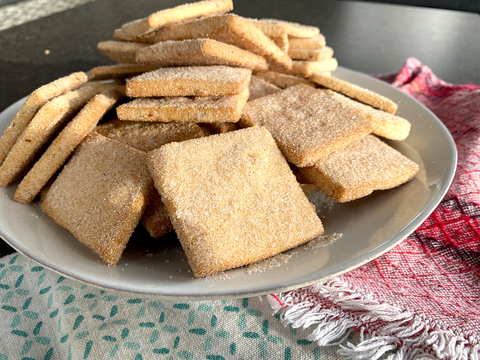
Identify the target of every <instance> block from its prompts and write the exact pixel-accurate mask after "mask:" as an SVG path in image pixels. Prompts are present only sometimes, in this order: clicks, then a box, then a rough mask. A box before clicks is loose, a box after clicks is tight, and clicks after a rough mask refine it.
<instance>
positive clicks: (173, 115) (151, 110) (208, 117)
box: [117, 89, 249, 123]
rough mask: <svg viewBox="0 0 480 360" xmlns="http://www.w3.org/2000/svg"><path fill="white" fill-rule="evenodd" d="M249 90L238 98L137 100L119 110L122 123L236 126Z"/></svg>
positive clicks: (235, 96)
mask: <svg viewBox="0 0 480 360" xmlns="http://www.w3.org/2000/svg"><path fill="white" fill-rule="evenodd" d="M248 96H249V92H248V89H246V90H244V91H243V92H242V93H240V94H238V95H226V96H196V97H183V96H173V97H157V98H138V99H135V100H133V101H130V102H128V103H126V104H123V105H121V106H119V107H117V116H118V118H119V119H120V120H134V121H163V122H169V121H180V122H194V123H207V122H217V123H218V122H237V121H238V120H239V119H240V115H241V114H242V110H243V108H244V106H245V104H246V102H247V100H248Z"/></svg>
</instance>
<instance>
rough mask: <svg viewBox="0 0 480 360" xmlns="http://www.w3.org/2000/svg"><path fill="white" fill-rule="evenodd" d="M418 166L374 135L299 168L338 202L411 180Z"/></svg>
mask: <svg viewBox="0 0 480 360" xmlns="http://www.w3.org/2000/svg"><path fill="white" fill-rule="evenodd" d="M418 170H419V166H418V164H416V163H415V162H413V161H411V160H410V159H408V158H407V157H405V156H403V155H402V154H401V153H400V152H398V151H397V150H395V149H394V148H392V147H390V146H388V145H387V144H385V143H384V142H383V141H381V140H379V139H378V138H376V137H375V136H373V135H367V136H365V137H364V138H362V139H360V140H358V141H356V142H355V143H353V144H351V145H350V146H348V147H346V148H345V149H343V150H341V151H338V152H336V153H332V154H330V155H329V156H327V157H325V158H323V159H321V160H319V161H317V162H316V163H315V164H314V165H313V166H311V167H306V168H302V169H301V170H300V171H301V172H302V173H303V174H304V175H305V176H306V177H307V178H308V179H309V180H310V181H311V182H313V183H314V184H315V185H317V186H318V187H319V188H320V189H321V190H322V191H323V192H325V194H327V195H328V196H329V197H331V198H332V199H334V200H335V201H338V202H342V203H343V202H347V201H352V200H355V199H358V198H361V197H364V196H367V195H369V194H371V193H372V192H373V191H375V190H386V189H391V188H394V187H397V186H399V185H401V184H404V183H406V182H408V181H410V180H411V179H412V178H413V177H414V176H415V174H416V173H417V172H418Z"/></svg>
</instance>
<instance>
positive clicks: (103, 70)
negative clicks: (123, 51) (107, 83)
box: [87, 64, 158, 80]
mask: <svg viewBox="0 0 480 360" xmlns="http://www.w3.org/2000/svg"><path fill="white" fill-rule="evenodd" d="M157 68H158V66H156V65H151V64H118V65H108V66H99V67H95V68H93V69H91V70H89V71H88V72H87V75H88V79H89V80H111V79H125V78H128V77H132V76H136V75H140V74H143V73H145V72H149V71H152V70H155V69H157Z"/></svg>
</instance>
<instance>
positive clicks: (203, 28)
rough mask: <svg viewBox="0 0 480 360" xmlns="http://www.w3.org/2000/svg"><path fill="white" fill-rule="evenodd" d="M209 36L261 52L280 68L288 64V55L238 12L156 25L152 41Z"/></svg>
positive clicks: (286, 67) (289, 65) (255, 52)
mask: <svg viewBox="0 0 480 360" xmlns="http://www.w3.org/2000/svg"><path fill="white" fill-rule="evenodd" d="M198 38H209V39H214V40H217V41H220V42H223V43H227V44H231V45H234V46H237V47H239V48H241V49H244V50H247V51H250V52H252V53H254V54H257V55H260V56H264V57H266V58H267V60H269V61H271V62H272V63H274V64H277V66H279V67H280V68H282V69H290V68H291V66H292V65H291V61H292V60H291V59H290V57H289V56H288V55H287V54H286V53H285V52H283V51H282V50H281V49H280V48H279V47H278V46H277V45H275V43H274V42H273V41H272V40H270V39H269V38H268V37H267V36H266V35H265V34H264V33H263V32H262V31H261V30H260V29H258V28H257V27H256V26H255V25H253V24H252V23H250V22H249V21H248V20H247V19H244V18H242V17H240V16H238V15H234V14H228V15H222V16H212V17H209V18H206V19H201V20H193V21H189V22H185V23H179V24H172V25H169V26H165V27H163V28H161V29H159V30H158V31H157V32H156V34H155V42H160V41H167V40H186V39H198Z"/></svg>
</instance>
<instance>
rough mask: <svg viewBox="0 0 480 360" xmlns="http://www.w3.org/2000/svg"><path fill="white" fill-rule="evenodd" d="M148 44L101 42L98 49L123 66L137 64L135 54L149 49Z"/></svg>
mask: <svg viewBox="0 0 480 360" xmlns="http://www.w3.org/2000/svg"><path fill="white" fill-rule="evenodd" d="M148 46H149V45H147V44H141V43H136V42H126V41H101V42H99V43H98V44H97V49H98V50H99V51H100V52H102V53H103V54H105V55H107V56H108V57H109V58H110V59H112V60H113V61H116V62H118V63H121V64H136V61H135V54H136V53H137V51H138V50H140V49H143V48H145V47H148Z"/></svg>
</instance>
